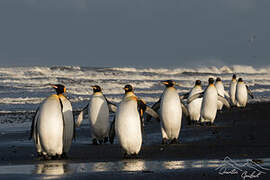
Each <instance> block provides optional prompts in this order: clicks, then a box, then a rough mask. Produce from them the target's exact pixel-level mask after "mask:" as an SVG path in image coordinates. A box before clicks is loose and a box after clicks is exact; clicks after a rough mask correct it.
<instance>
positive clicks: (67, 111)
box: [60, 96, 74, 153]
mask: <svg viewBox="0 0 270 180" xmlns="http://www.w3.org/2000/svg"><path fill="white" fill-rule="evenodd" d="M60 99H61V101H62V104H63V110H62V111H63V115H64V133H63V136H64V137H63V144H64V145H63V146H64V149H63V151H64V152H65V153H67V152H68V151H69V149H70V146H71V143H72V139H73V133H74V119H73V113H72V106H71V103H70V102H69V100H68V99H67V98H66V97H64V96H60Z"/></svg>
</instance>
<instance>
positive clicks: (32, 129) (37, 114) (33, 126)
mask: <svg viewBox="0 0 270 180" xmlns="http://www.w3.org/2000/svg"><path fill="white" fill-rule="evenodd" d="M38 116H39V107H38V108H37V110H36V112H35V115H34V117H33V119H32V124H31V130H30V136H29V140H31V139H32V138H33V136H34V129H36V123H37V122H36V119H38V118H39V117H38Z"/></svg>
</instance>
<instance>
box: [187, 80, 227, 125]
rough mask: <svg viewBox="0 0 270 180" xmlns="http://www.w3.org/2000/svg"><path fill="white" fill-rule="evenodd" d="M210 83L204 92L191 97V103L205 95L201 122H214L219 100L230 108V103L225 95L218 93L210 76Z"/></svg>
mask: <svg viewBox="0 0 270 180" xmlns="http://www.w3.org/2000/svg"><path fill="white" fill-rule="evenodd" d="M208 83H209V85H208V87H207V88H206V90H205V91H204V92H203V93H198V94H195V95H193V96H192V97H190V98H189V103H191V102H192V101H193V100H195V99H196V98H200V97H203V100H202V107H201V118H200V122H202V123H207V124H213V123H214V120H215V118H216V113H217V104H218V100H220V101H221V102H222V103H223V104H224V105H226V107H228V108H229V107H230V104H229V103H228V101H227V100H226V99H225V98H224V97H222V96H219V95H218V93H217V89H216V87H215V85H214V79H213V78H209V79H208Z"/></svg>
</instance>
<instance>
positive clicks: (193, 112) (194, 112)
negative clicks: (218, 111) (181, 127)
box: [187, 80, 203, 123]
mask: <svg viewBox="0 0 270 180" xmlns="http://www.w3.org/2000/svg"><path fill="white" fill-rule="evenodd" d="M201 92H203V89H202V86H201V81H200V80H196V82H195V86H194V87H193V88H192V89H191V91H190V93H189V95H188V98H189V97H191V96H193V95H194V94H197V93H201ZM202 99H203V98H202V97H201V98H198V99H195V100H194V101H192V102H191V103H189V104H188V105H187V109H188V112H189V119H190V121H191V123H196V122H199V120H200V114H201V106H202Z"/></svg>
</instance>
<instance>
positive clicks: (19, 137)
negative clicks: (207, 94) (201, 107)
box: [0, 103, 270, 179]
mask: <svg viewBox="0 0 270 180" xmlns="http://www.w3.org/2000/svg"><path fill="white" fill-rule="evenodd" d="M269 121H270V103H255V104H248V106H247V107H246V108H244V109H239V108H232V109H230V110H226V109H225V110H224V111H222V112H219V113H218V115H217V118H216V121H215V125H214V126H211V127H202V126H189V125H187V124H186V121H185V120H183V124H182V130H181V133H180V138H179V140H180V142H181V143H180V144H176V145H161V143H160V142H161V135H160V127H159V123H158V122H156V121H155V120H152V121H151V122H147V123H146V124H145V136H144V144H143V146H142V150H141V153H140V155H139V157H138V159H134V160H124V159H123V152H122V150H121V148H120V146H119V145H118V144H114V145H110V144H105V145H98V146H95V145H91V139H90V132H89V127H88V125H87V124H85V125H83V126H82V127H81V128H79V129H77V130H78V131H77V140H76V141H75V142H74V143H73V145H72V147H71V150H70V153H69V158H68V159H67V160H57V161H40V160H38V159H37V157H36V153H35V149H34V144H33V142H32V141H29V140H28V137H29V132H28V131H14V132H13V131H11V132H8V133H3V132H2V133H1V134H0V141H1V145H0V159H1V160H0V179H7V178H8V179H18V178H28V179H36V178H37V179H39V178H43V177H46V176H48V174H46V170H44V167H43V166H47V168H48V167H49V168H52V169H57V168H59V167H58V165H59V164H60V165H61V168H60V169H61V170H63V173H58V175H52V174H51V175H49V176H50V178H52V179H54V178H56V179H57V178H65V179H87V178H89V177H93V178H95V179H104V178H107V179H126V178H129V179H130V178H131V179H137V178H144V179H150V178H151V179H152V178H155V179H164V178H166V179H177V178H179V177H182V178H185V179H241V177H240V176H236V175H227V176H224V175H223V176H221V175H219V174H218V172H217V171H215V167H211V166H208V165H207V166H201V168H193V166H189V165H188V164H193V161H194V162H203V163H208V164H209V162H210V161H209V160H219V161H222V160H223V159H224V158H225V157H226V156H229V157H230V158H231V159H233V160H234V159H252V160H256V162H261V165H262V166H263V167H268V168H269V167H270V163H269V164H267V163H263V162H264V161H263V159H268V158H270V133H269V125H270V122H269ZM119 162H120V163H123V162H127V163H131V166H134V167H137V166H140V163H144V164H145V162H153V163H149V164H155V166H158V165H159V164H158V163H156V162H160V170H157V169H158V168H153V170H151V165H149V167H148V168H140V167H137V169H136V168H135V170H133V169H132V168H131V169H127V170H123V169H125V165H123V164H121V165H119ZM154 162H155V163H154ZM168 162H182V163H183V164H184V165H183V168H182V166H181V167H180V166H178V165H179V164H178V165H177V166H176V165H175V164H172V165H171V167H174V166H175V167H176V168H170V163H169V165H166V167H165V166H163V165H164V163H165V164H166V163H168ZM190 162H192V163H190ZM52 163H56V165H55V166H56V168H54V166H53V165H50V164H52ZM132 163H135V164H132ZM48 164H49V166H48ZM57 164H58V165H57ZM100 164H102V165H103V166H106V164H111V166H119V167H120V166H121V168H122V169H121V168H120V169H117V167H115V168H116V169H114V168H111V167H109V168H108V167H107V170H102V171H95V170H93V171H91V169H89V168H88V169H87V167H85V168H86V171H85V172H84V171H83V170H82V171H81V169H80V170H78V168H77V167H78V166H79V167H80V168H81V167H82V165H84V166H88V165H89V167H90V166H91V168H92V166H96V165H99V166H100ZM146 164H147V163H146ZM195 164H196V163H195ZM66 166H70V167H72V168H71V169H72V170H70V171H66V170H65V169H68V168H65V167H66ZM1 167H2V169H4V168H6V171H4V170H2V171H1ZM33 167H34V168H33ZM40 167H41V169H42V167H43V170H41V171H40V173H37V172H39V171H38V170H37V169H39V168H40ZM177 167H179V168H177ZM16 168H18V169H20V170H18V171H17V173H14V172H16ZM23 168H25V172H24V171H23V170H21V169H23ZM27 168H28V170H29V172H30V173H26V172H28V171H27ZM99 168H101V167H99ZM92 169H93V168H92ZM145 169H146V170H145ZM99 170H100V169H99ZM3 171H4V172H3ZM59 174H61V175H59ZM269 178H270V171H269V172H268V173H267V174H263V175H261V176H260V177H259V179H269Z"/></svg>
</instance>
